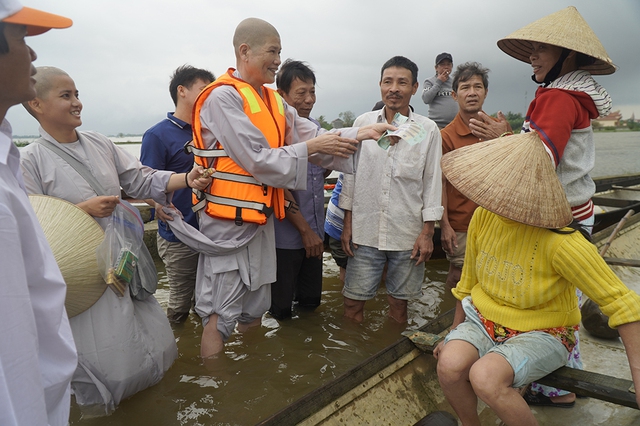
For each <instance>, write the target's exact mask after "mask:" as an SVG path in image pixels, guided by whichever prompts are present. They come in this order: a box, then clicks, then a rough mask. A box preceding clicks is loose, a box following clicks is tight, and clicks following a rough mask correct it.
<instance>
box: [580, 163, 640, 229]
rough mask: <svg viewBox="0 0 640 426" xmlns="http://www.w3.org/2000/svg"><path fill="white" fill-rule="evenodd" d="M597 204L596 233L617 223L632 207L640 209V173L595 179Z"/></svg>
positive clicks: (595, 201)
mask: <svg viewBox="0 0 640 426" xmlns="http://www.w3.org/2000/svg"><path fill="white" fill-rule="evenodd" d="M594 182H595V183H596V194H595V195H594V196H593V197H592V200H593V203H594V204H595V205H596V217H595V225H594V228H593V231H594V233H595V232H598V231H601V230H602V229H605V228H607V227H609V226H611V225H612V224H614V223H617V222H618V221H620V219H622V217H623V216H624V215H625V214H626V213H627V212H628V211H629V210H631V209H633V210H634V211H636V212H639V211H640V175H624V176H612V177H605V178H600V179H595V180H594Z"/></svg>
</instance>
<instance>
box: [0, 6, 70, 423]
mask: <svg viewBox="0 0 640 426" xmlns="http://www.w3.org/2000/svg"><path fill="white" fill-rule="evenodd" d="M69 26H71V19H68V18H64V17H62V16H58V15H53V14H50V13H46V12H41V11H39V10H35V9H31V8H28V7H22V5H21V4H20V3H19V2H18V0H0V122H1V124H0V241H2V244H1V245H0V271H2V274H3V277H2V284H1V285H0V323H1V324H2V327H1V328H0V342H2V344H0V377H2V379H0V425H3V426H4V425H12V426H13V425H20V426H22V425H24V426H31V425H51V426H65V425H67V424H68V423H69V407H70V404H71V402H70V398H71V390H70V387H69V383H70V381H71V376H72V374H73V372H74V370H75V369H76V365H77V363H78V358H77V355H76V348H75V344H74V342H73V336H72V334H71V328H70V327H69V319H68V317H67V312H66V310H65V308H64V299H65V293H66V290H67V288H66V285H65V282H64V279H63V278H62V274H61V273H60V269H59V268H58V265H57V264H56V260H55V258H54V257H53V253H52V252H51V248H50V247H49V244H47V240H46V239H45V236H44V233H43V232H42V228H41V227H40V225H39V223H38V219H37V218H36V215H35V213H34V211H33V209H32V208H31V204H30V203H29V199H28V198H27V193H26V192H25V189H24V183H23V181H22V175H21V172H20V167H19V165H20V153H19V152H18V149H17V148H16V146H15V145H14V144H13V142H12V141H11V134H12V132H11V125H10V124H9V122H8V121H7V120H5V118H4V117H5V115H6V113H7V110H8V109H9V108H10V107H12V106H13V105H16V104H19V103H21V102H25V101H28V100H30V99H33V98H34V97H35V95H36V92H35V88H34V84H35V80H34V79H33V78H31V76H32V75H33V74H35V72H36V70H35V68H34V67H33V65H32V62H33V61H34V60H35V59H36V54H35V52H34V51H33V50H31V48H30V47H29V46H28V45H27V44H26V43H25V36H32V35H36V34H41V33H44V32H45V31H48V30H49V29H51V28H66V27H69Z"/></svg>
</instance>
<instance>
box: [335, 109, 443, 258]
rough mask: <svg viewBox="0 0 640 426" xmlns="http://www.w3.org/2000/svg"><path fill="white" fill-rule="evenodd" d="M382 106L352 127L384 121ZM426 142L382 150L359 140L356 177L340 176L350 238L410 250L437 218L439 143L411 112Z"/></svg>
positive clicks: (432, 127) (428, 123)
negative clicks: (423, 231)
mask: <svg viewBox="0 0 640 426" xmlns="http://www.w3.org/2000/svg"><path fill="white" fill-rule="evenodd" d="M384 114H385V108H383V109H382V110H380V111H371V112H367V113H365V114H362V115H361V116H360V117H358V118H357V119H356V121H355V122H354V123H353V125H354V127H359V126H366V125H368V124H374V123H385V122H386V119H385V115H384ZM409 120H410V121H415V122H417V123H419V124H421V125H422V126H423V127H424V129H425V130H426V136H425V138H424V139H423V140H422V141H421V142H420V143H418V144H415V145H410V144H408V143H407V142H406V141H404V140H400V141H399V142H398V143H397V144H395V145H394V146H391V147H389V148H388V149H387V150H384V149H382V148H380V147H379V146H378V144H377V143H376V141H374V140H371V139H369V140H365V141H362V143H361V146H360V150H359V158H358V163H357V169H356V173H355V174H345V175H344V183H343V186H342V192H341V193H340V207H341V208H343V209H345V210H351V212H352V220H351V224H352V240H353V242H354V243H355V244H361V245H365V246H369V247H375V248H377V249H379V250H387V251H405V250H412V249H413V244H414V243H415V241H416V238H418V235H419V234H420V232H421V231H422V227H423V225H424V222H429V221H436V220H440V219H441V218H442V213H443V211H444V209H443V207H442V172H441V169H440V158H441V157H442V140H441V138H440V131H439V130H438V127H437V126H436V124H435V123H434V122H433V121H432V120H430V119H428V118H427V117H423V116H421V115H418V114H414V113H413V112H410V113H409Z"/></svg>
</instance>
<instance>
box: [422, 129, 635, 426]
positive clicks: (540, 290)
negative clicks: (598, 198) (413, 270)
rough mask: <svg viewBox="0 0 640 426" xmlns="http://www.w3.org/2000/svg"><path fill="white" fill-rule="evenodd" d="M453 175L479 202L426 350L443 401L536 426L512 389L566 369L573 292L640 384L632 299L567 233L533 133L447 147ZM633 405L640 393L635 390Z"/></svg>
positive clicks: (468, 415) (466, 416)
mask: <svg viewBox="0 0 640 426" xmlns="http://www.w3.org/2000/svg"><path fill="white" fill-rule="evenodd" d="M442 170H443V172H444V173H445V175H446V177H447V179H448V181H449V182H451V183H452V184H453V185H454V186H455V187H456V188H457V189H458V190H460V192H462V193H463V194H464V195H466V196H467V197H469V198H470V199H471V200H473V201H475V202H476V203H477V204H478V205H479V206H481V207H480V208H478V209H477V210H476V212H475V214H474V216H473V219H472V220H471V224H470V226H469V232H468V236H467V251H466V255H465V261H464V269H463V271H462V276H461V279H460V282H459V283H458V285H457V286H456V288H455V289H454V290H453V294H454V296H455V297H456V298H457V299H458V302H457V305H456V314H455V319H454V324H453V326H454V329H453V330H452V331H451V332H450V333H449V335H448V336H447V337H446V339H445V343H444V344H442V345H440V346H439V347H438V348H437V349H436V351H435V352H434V354H435V355H436V357H437V358H438V378H439V380H440V385H441V387H442V389H443V391H444V394H445V396H446V397H447V401H448V402H449V403H450V404H451V406H452V407H453V408H454V410H455V411H456V413H457V414H458V417H459V418H460V420H461V421H462V424H463V425H465V426H473V425H480V420H479V418H478V415H477V398H480V399H481V400H483V401H484V402H485V403H486V404H487V405H489V406H490V407H491V408H492V409H493V410H494V411H495V412H496V414H497V415H498V417H500V419H501V420H502V421H503V422H504V423H505V424H507V425H537V424H538V423H537V422H536V419H535V417H534V416H533V414H532V413H531V411H530V409H529V407H528V405H527V403H526V402H525V401H524V399H523V398H522V396H521V395H520V393H519V392H518V390H517V388H519V387H522V386H525V385H527V384H528V383H530V382H532V381H534V380H537V379H539V378H541V377H544V376H545V375H547V374H548V373H550V372H552V371H554V370H556V369H558V368H560V367H562V366H564V365H565V364H566V362H567V356H568V354H569V352H570V351H571V349H572V348H573V345H575V338H574V330H575V329H576V328H577V327H578V325H579V323H580V310H579V309H578V303H577V298H576V292H575V288H576V287H577V288H579V289H580V290H582V291H583V292H584V294H586V295H587V296H588V297H589V298H591V299H592V300H593V301H594V302H596V303H597V304H598V305H599V306H600V307H601V309H602V311H603V312H604V313H605V314H606V315H608V316H609V325H610V326H611V327H617V329H618V331H619V333H620V336H621V337H622V340H623V343H624V345H625V348H626V352H627V356H628V358H629V364H630V366H631V372H632V376H633V380H634V383H635V384H636V387H637V386H638V385H639V384H640V322H638V321H640V297H639V296H638V295H637V294H636V293H634V292H633V291H631V290H629V289H628V288H627V287H626V286H625V285H624V284H623V283H622V282H621V281H620V280H619V279H618V278H617V277H616V275H615V274H614V273H613V272H612V271H611V269H610V268H609V267H608V266H607V265H606V263H605V262H604V260H602V258H601V257H600V256H599V255H598V252H597V251H596V248H595V247H594V246H593V245H592V244H591V243H590V242H589V241H587V239H586V238H585V237H584V236H583V235H582V234H581V233H580V232H575V229H573V228H569V227H566V225H568V224H569V223H570V222H571V220H572V218H571V210H570V207H569V203H568V202H567V200H566V197H565V196H564V192H563V190H562V187H561V185H560V182H559V181H558V179H557V177H556V174H555V171H554V170H553V168H552V166H551V164H550V163H549V161H548V158H547V154H546V152H545V151H544V147H543V145H542V142H541V141H540V139H539V138H538V136H537V134H535V133H533V134H522V135H516V136H511V137H509V138H504V139H496V140H494V141H490V142H486V143H482V144H475V145H472V146H469V147H466V148H463V149H460V150H456V151H453V152H452V153H450V154H447V155H446V156H445V157H443V159H442ZM637 399H638V402H639V403H640V396H638V397H637Z"/></svg>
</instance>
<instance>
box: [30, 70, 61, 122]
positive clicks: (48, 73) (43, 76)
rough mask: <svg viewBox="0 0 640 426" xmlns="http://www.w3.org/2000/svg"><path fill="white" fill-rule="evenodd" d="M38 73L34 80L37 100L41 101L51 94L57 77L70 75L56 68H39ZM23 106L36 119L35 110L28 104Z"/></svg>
mask: <svg viewBox="0 0 640 426" xmlns="http://www.w3.org/2000/svg"><path fill="white" fill-rule="evenodd" d="M36 71H37V73H36V75H34V76H33V78H35V80H36V85H35V88H36V98H40V99H45V98H46V97H47V96H48V95H49V92H50V91H51V89H52V88H53V79H54V78H55V77H58V76H61V75H64V76H67V77H68V76H69V74H67V73H66V72H64V71H62V70H61V69H60V68H56V67H37V68H36ZM22 106H24V107H25V109H26V110H27V111H28V112H29V114H31V115H33V116H34V117H35V115H34V112H33V110H32V109H31V107H30V106H29V104H28V103H27V102H23V103H22Z"/></svg>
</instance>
